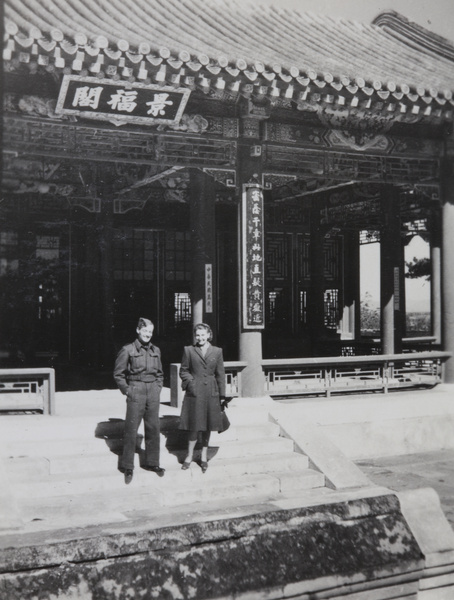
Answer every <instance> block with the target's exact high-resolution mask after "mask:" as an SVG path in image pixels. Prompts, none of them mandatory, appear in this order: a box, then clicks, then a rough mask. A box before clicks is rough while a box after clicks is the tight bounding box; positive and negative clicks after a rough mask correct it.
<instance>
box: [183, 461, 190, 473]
mask: <svg viewBox="0 0 454 600" xmlns="http://www.w3.org/2000/svg"><path fill="white" fill-rule="evenodd" d="M190 466H191V463H190V462H186V461H184V463H183V464H182V465H181V468H182V469H183V471H187V470H188V469H189V467H190Z"/></svg>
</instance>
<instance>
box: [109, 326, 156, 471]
mask: <svg viewBox="0 0 454 600" xmlns="http://www.w3.org/2000/svg"><path fill="white" fill-rule="evenodd" d="M153 330H154V325H153V323H152V322H151V321H150V320H149V319H144V318H142V317H141V318H140V319H139V323H138V325H137V329H136V333H137V339H136V340H135V341H134V342H132V343H131V344H127V345H126V346H123V348H122V349H121V350H120V352H119V353H118V356H117V359H116V361H115V369H114V379H115V382H116V384H117V386H118V387H119V389H120V391H121V392H122V394H124V395H125V396H126V418H125V431H124V437H123V454H122V456H121V458H120V461H119V469H120V471H121V472H122V473H124V476H125V483H131V481H132V477H133V471H134V452H135V448H136V438H137V430H138V429H139V425H140V423H141V421H142V419H143V420H144V429H145V457H144V463H143V465H142V466H143V468H144V469H147V470H148V471H153V472H154V473H157V475H159V477H162V476H163V475H164V469H162V468H161V467H160V466H159V447H160V429H159V397H160V394H161V389H162V386H163V382H164V374H163V371H162V364H161V351H160V350H159V348H158V347H157V346H154V345H153V344H152V343H151V337H152V335H153Z"/></svg>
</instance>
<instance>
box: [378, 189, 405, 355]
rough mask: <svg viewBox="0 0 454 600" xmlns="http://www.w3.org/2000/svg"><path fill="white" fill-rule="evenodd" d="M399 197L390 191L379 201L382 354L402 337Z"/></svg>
mask: <svg viewBox="0 0 454 600" xmlns="http://www.w3.org/2000/svg"><path fill="white" fill-rule="evenodd" d="M399 212H400V211H399V196H398V194H397V193H396V192H395V191H394V190H393V189H391V188H387V190H385V191H384V194H383V198H382V214H383V224H382V229H381V235H380V283H381V288H380V299H381V302H380V305H381V342H382V354H393V353H394V352H396V351H398V350H397V349H398V348H400V347H401V344H402V333H401V327H400V326H401V323H400V319H401V298H400V292H401V263H402V261H401V253H402V251H401V237H400V215H399Z"/></svg>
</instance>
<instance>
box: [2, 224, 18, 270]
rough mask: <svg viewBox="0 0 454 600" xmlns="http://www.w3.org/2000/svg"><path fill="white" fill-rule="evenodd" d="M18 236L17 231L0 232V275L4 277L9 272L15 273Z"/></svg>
mask: <svg viewBox="0 0 454 600" xmlns="http://www.w3.org/2000/svg"><path fill="white" fill-rule="evenodd" d="M18 244H19V236H18V235H17V231H1V232H0V275H5V274H6V273H8V272H11V271H17V269H18V268H19V260H18V258H17V248H18Z"/></svg>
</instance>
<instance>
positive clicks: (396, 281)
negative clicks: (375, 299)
mask: <svg viewBox="0 0 454 600" xmlns="http://www.w3.org/2000/svg"><path fill="white" fill-rule="evenodd" d="M399 309H400V270H399V267H394V310H399Z"/></svg>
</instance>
